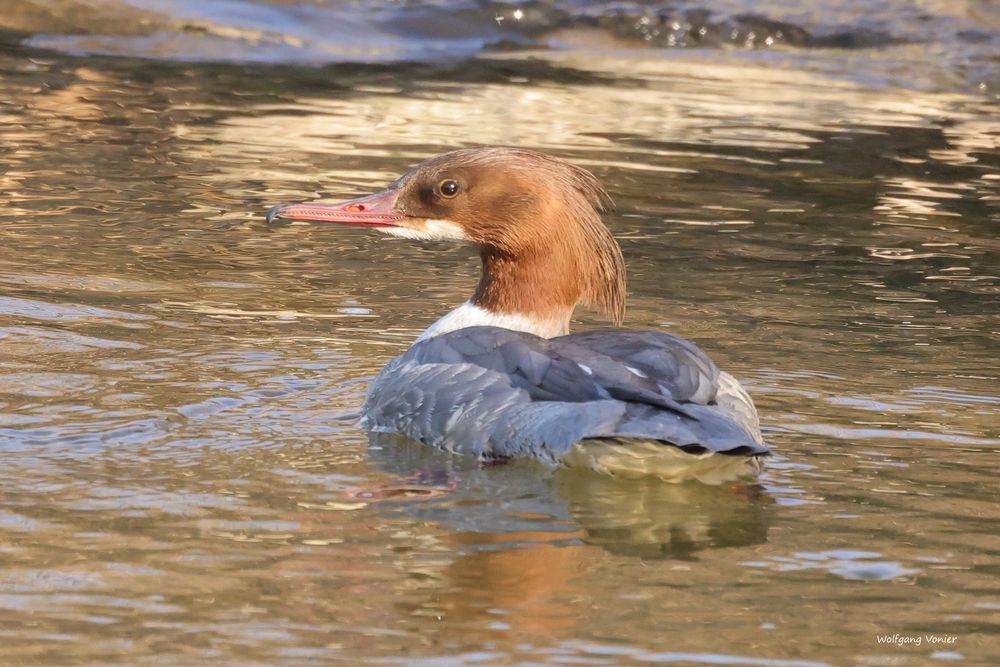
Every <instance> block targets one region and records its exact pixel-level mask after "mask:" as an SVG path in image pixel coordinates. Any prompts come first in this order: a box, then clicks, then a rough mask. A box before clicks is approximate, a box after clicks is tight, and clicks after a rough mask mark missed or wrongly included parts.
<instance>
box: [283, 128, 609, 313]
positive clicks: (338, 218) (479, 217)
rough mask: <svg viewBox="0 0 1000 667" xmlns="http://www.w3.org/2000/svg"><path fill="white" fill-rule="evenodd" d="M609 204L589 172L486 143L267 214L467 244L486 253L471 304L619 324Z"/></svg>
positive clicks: (500, 311) (538, 154) (607, 197)
mask: <svg viewBox="0 0 1000 667" xmlns="http://www.w3.org/2000/svg"><path fill="white" fill-rule="evenodd" d="M611 204H612V202H611V198H610V197H609V196H608V194H607V192H606V191H605V190H604V188H603V187H602V186H601V184H600V182H599V181H598V180H597V178H595V177H594V175H593V174H591V173H590V172H588V171H586V170H585V169H582V168H580V167H577V166H575V165H572V164H570V163H569V162H566V161H564V160H560V159H558V158H554V157H551V156H548V155H544V154H541V153H535V152H532V151H527V150H522V149H518V148H507V147H482V148H465V149H460V150H456V151H452V152H449V153H444V154H442V155H438V156H436V157H433V158H430V159H428V160H426V161H424V162H421V163H420V164H418V165H416V166H415V167H414V168H413V169H411V170H410V171H409V172H407V173H406V174H405V175H404V176H402V177H401V178H400V179H399V180H397V181H396V182H395V183H393V184H392V185H391V186H390V187H389V188H388V189H387V190H385V191H383V192H381V193H377V194H375V195H371V196H368V197H362V198H359V199H354V200H351V201H349V202H344V203H342V204H338V205H334V206H327V205H308V204H295V205H288V206H282V207H276V208H275V209H272V211H271V212H270V213H269V214H268V218H269V220H270V219H274V218H297V219H306V220H327V221H330V222H340V223H344V224H354V225H364V226H372V227H377V228H379V229H380V230H381V231H384V232H386V233H388V234H392V235H395V236H403V237H408V238H418V239H434V238H451V239H461V240H465V241H469V242H471V243H473V244H475V245H476V246H478V247H479V249H480V254H481V257H482V260H483V274H482V277H481V279H480V282H479V285H478V287H477V288H476V293H475V295H474V296H473V298H472V303H473V304H475V305H477V306H479V307H481V308H485V309H487V310H490V311H493V312H497V313H504V314H517V315H526V316H534V317H543V318H550V319H553V318H554V319H561V318H565V319H566V320H567V321H568V319H569V316H570V314H571V313H572V310H573V308H574V306H576V304H577V303H581V302H582V303H589V304H592V305H595V306H597V307H598V308H600V309H601V310H602V311H603V312H605V313H606V314H607V315H608V317H609V319H611V320H612V321H613V322H614V323H615V324H620V323H621V321H622V319H623V317H624V311H625V269H624V263H623V261H622V255H621V249H620V248H619V246H618V243H617V242H616V241H615V239H614V237H613V236H612V235H611V232H610V231H609V230H608V228H607V226H605V224H604V222H603V221H602V220H601V218H600V215H599V211H603V210H606V209H607V208H609V207H610V206H611Z"/></svg>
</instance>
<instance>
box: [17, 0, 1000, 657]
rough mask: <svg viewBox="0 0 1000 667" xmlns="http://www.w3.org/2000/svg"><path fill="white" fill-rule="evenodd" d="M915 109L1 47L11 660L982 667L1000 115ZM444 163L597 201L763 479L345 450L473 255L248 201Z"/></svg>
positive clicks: (576, 69) (561, 59)
mask: <svg viewBox="0 0 1000 667" xmlns="http://www.w3.org/2000/svg"><path fill="white" fill-rule="evenodd" d="M233 6H234V7H235V6H236V5H235V4H234V5H233ZM18 43H20V42H18ZM863 56H864V53H862V52H858V53H856V54H855V55H854V56H852V58H857V59H861V58H862V57H863ZM851 62H861V61H860V60H857V61H851ZM862 78H863V77H862ZM917 88H920V86H915V87H914V88H910V89H906V88H894V87H881V86H879V87H873V86H869V85H866V84H865V82H863V81H859V80H858V78H857V77H855V76H853V74H851V75H847V74H845V75H844V76H828V75H826V74H821V73H817V72H816V71H811V70H810V69H809V68H796V67H792V66H789V64H788V62H786V61H773V62H772V61H767V60H766V59H764V60H761V59H760V58H758V57H756V56H754V57H749V56H747V57H744V56H741V55H740V54H739V53H735V52H733V51H731V50H716V51H698V50H693V51H673V52H671V53H669V54H664V53H660V52H657V53H650V52H645V51H638V50H633V51H629V52H614V53H604V54H603V55H595V53H589V54H588V53H586V52H584V51H580V50H572V49H570V50H566V51H551V52H548V53H545V54H539V53H520V52H505V53H497V54H494V55H492V56H488V57H486V56H483V57H478V58H475V59H471V60H448V61H445V62H443V63H441V64H438V65H429V64H424V65H416V64H403V65H399V64H397V65H375V64H367V65H365V64H354V65H329V66H325V67H318V68H300V67H297V66H291V65H221V64H218V65H210V64H195V63H177V62H167V61H159V62H157V61H145V60H133V59H129V58H122V57H116V58H97V57H74V56H69V55H59V54H57V53H55V52H52V51H40V50H38V49H35V48H34V47H32V46H16V45H8V46H6V47H3V49H2V50H0V202H2V207H0V455H2V460H3V465H2V466H0V662H3V663H5V664H151V663H154V662H155V663H156V664H171V665H174V664H176V665H190V664H233V665H236V664H240V665H244V664H283V665H313V664H322V663H326V662H337V661H339V662H341V663H343V664H359V663H361V662H364V661H369V660H371V661H380V662H388V663H395V664H405V665H422V664H426V665H457V664H490V665H493V664H513V663H519V664H596V665H617V664H633V663H637V664H644V663H658V662H683V663H699V662H705V663H712V664H748V665H751V664H752V665H757V664H766V665H777V666H783V667H784V666H792V665H817V664H831V665H849V664H859V665H860V664H865V665H925V664H929V663H931V662H936V661H938V660H957V661H964V662H965V663H966V664H997V663H1000V561H998V555H1000V537H998V522H997V519H998V511H997V488H998V487H997V478H998V473H1000V464H998V458H997V454H998V448H1000V389H998V387H1000V382H998V376H1000V370H998V369H1000V363H998V361H997V359H998V356H1000V344H998V343H1000V241H998V233H997V231H998V224H1000V114H998V108H997V105H996V104H995V103H994V102H993V101H992V100H991V99H990V98H989V97H987V96H985V95H980V94H978V93H977V92H976V91H974V90H972V91H969V90H966V88H965V87H964V84H961V85H957V86H956V87H955V88H954V89H953V90H952V91H938V92H934V91H931V90H926V89H924V90H922V92H921V91H918V90H917ZM474 143H503V144H515V145H519V146H525V147H530V148H535V149H540V150H545V151H548V152H551V153H553V154H556V155H560V156H562V157H565V158H568V159H570V160H572V161H574V162H576V163H577V164H580V165H583V166H585V167H587V168H589V169H592V170H593V171H594V172H595V173H597V174H598V175H599V176H600V178H601V179H602V180H603V181H604V182H605V183H606V184H607V186H608V188H609V190H610V191H611V192H612V194H613V195H614V197H615V199H616V201H617V204H618V208H617V210H616V211H615V212H614V213H612V214H610V215H609V216H607V221H608V223H609V225H610V226H611V228H612V229H613V231H614V233H615V235H616V236H617V238H618V239H619V240H620V242H621V244H622V246H623V248H624V252H625V256H626V261H627V264H628V267H629V277H630V311H629V316H628V324H629V325H630V326H633V327H652V328H662V329H665V330H670V331H672V332H676V333H678V334H681V335H684V336H686V337H688V338H691V339H692V340H694V341H696V342H697V343H699V344H700V345H702V346H703V347H704V348H705V349H706V350H708V351H710V353H711V354H712V355H713V357H715V358H716V360H717V361H718V362H719V363H720V365H722V366H724V367H726V368H727V369H728V370H731V371H732V372H733V373H734V374H735V375H737V376H738V377H740V378H741V379H743V380H744V381H745V382H746V384H747V386H748V387H749V389H750V390H751V391H752V393H753V395H754V396H755V398H756V400H757V404H758V407H759V409H760V412H761V415H762V419H763V424H764V429H765V436H766V438H767V439H768V441H769V442H771V443H773V445H774V447H775V449H776V452H777V455H776V456H774V457H772V458H771V459H770V460H769V461H768V462H767V466H766V470H765V474H764V476H763V478H762V480H761V484H760V485H737V486H721V487H709V486H701V485H668V484H662V483H658V482H642V483H636V482H630V483H621V482H616V481H614V480H612V479H607V478H602V477H597V476H592V475H587V474H580V473H566V472H553V471H550V470H548V469H545V468H542V467H540V466H538V465H535V464H532V463H515V464H510V465H503V466H496V467H490V468H480V467H479V466H477V465H476V464H475V462H471V461H468V460H464V459H453V458H449V457H447V456H444V455H440V454H437V453H435V452H430V451H427V450H426V449H424V448H421V447H417V446H413V445H412V444H408V443H405V442H399V441H396V440H393V439H391V438H387V439H379V440H376V441H373V442H369V440H368V438H367V437H366V436H365V434H364V433H363V432H362V431H361V430H359V429H358V428H357V427H356V426H355V416H356V413H357V411H358V408H359V407H360V404H361V402H362V400H363V395H364V391H365V387H366V385H367V382H368V380H369V379H370V378H371V377H372V375H373V374H374V373H375V372H376V371H377V370H378V369H379V368H380V367H381V366H382V365H383V364H384V363H385V362H386V361H387V360H388V359H390V358H391V357H392V356H394V355H395V354H397V353H399V352H400V351H401V350H403V349H404V348H405V347H406V346H407V345H408V344H409V342H410V341H411V340H412V339H413V338H414V337H415V336H416V335H417V333H418V332H419V331H420V330H422V329H423V328H424V327H426V326H427V325H428V324H429V323H430V322H432V321H433V320H434V319H436V318H437V317H438V316H439V315H440V314H441V313H442V312H444V311H445V310H447V309H449V308H451V307H452V306H453V305H455V304H457V303H459V302H461V301H462V300H464V299H465V298H466V296H467V295H468V294H469V293H470V291H471V288H472V285H473V284H474V281H475V279H476V275H477V271H478V266H477V262H476V260H475V259H474V256H473V253H472V251H471V250H470V249H468V248H460V247H453V246H450V245H447V244H439V243H414V242H408V241H402V240H390V239H383V238H376V237H375V236H374V235H373V234H371V233H369V232H366V231H365V230H361V229H352V228H340V227H334V226H323V225H301V224H297V225H289V226H283V227H276V228H267V227H266V226H265V225H264V223H263V212H264V210H265V209H266V207H267V206H268V205H270V204H273V203H277V202H283V201H295V200H309V199H316V198H329V199H337V198H342V197H347V196H351V195H356V194H361V193H365V192H368V191H371V190H372V189H374V188H376V187H378V186H380V185H381V184H384V183H385V182H387V181H388V180H390V179H392V178H394V176H395V175H396V174H398V173H399V172H401V171H402V170H404V169H405V168H406V167H407V166H408V165H410V164H412V163H413V162H415V161H417V160H419V159H421V158H423V157H426V156H428V155H431V154H434V153H437V152H439V151H443V150H446V149H450V148H454V147H458V146H463V145H469V144H474ZM580 316H581V319H580V321H579V323H578V324H577V326H578V327H584V326H593V325H596V324H598V323H599V321H598V320H597V319H596V318H594V317H591V316H590V315H589V314H588V313H586V312H583V313H581V314H580ZM883 636H884V637H886V640H885V643H881V642H880V640H879V637H883ZM934 638H936V639H934ZM917 639H919V640H920V644H919V645H917V644H916V643H915V642H916V640H917Z"/></svg>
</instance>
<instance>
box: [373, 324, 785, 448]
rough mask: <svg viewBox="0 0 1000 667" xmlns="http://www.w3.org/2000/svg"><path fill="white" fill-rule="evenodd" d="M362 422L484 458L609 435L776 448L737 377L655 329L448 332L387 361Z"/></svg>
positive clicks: (476, 329) (700, 444) (690, 445)
mask: <svg viewBox="0 0 1000 667" xmlns="http://www.w3.org/2000/svg"><path fill="white" fill-rule="evenodd" d="M748 406H749V407H748ZM748 410H749V412H748ZM365 419H366V422H367V425H368V427H369V428H372V429H373V430H391V431H396V432H400V433H402V434H404V435H406V436H408V437H410V438H413V439H416V440H420V441H422V442H425V443H427V444H431V445H434V446H437V447H441V448H443V449H446V450H449V451H456V452H466V453H471V454H476V455H478V456H481V457H515V456H524V455H533V456H537V457H540V458H548V459H551V460H557V459H558V458H559V457H560V456H561V455H562V454H564V453H565V452H566V451H567V450H568V449H569V448H570V447H572V446H573V445H574V444H575V443H577V442H579V441H580V440H584V439H588V438H602V437H618V438H635V439H643V440H658V441H662V442H666V443H671V444H674V445H676V446H678V447H680V448H682V449H685V450H686V451H689V452H692V453H700V452H705V451H714V452H726V453H741V454H742V453H764V452H766V451H767V450H766V449H765V448H764V447H763V446H762V445H761V439H760V434H759V428H758V426H757V423H756V412H755V411H754V410H753V403H752V402H750V399H749V396H747V395H746V392H744V391H743V390H742V388H740V387H739V385H738V384H737V383H736V382H735V380H733V379H732V377H731V376H728V374H725V373H720V372H719V369H718V368H717V367H716V366H715V364H713V363H712V361H711V360H710V359H708V357H707V356H705V354H704V353H703V352H701V350H699V349H698V348H697V347H695V346H694V345H693V344H691V343H689V342H687V341H684V340H682V339H679V338H676V337H673V336H670V335H669V334H663V333H660V332H653V331H650V332H621V331H607V332H602V331H596V332H587V333H582V334H573V335H569V336H563V337H560V338H554V339H543V338H539V337H537V336H533V335H531V334H527V333H522V332H515V331H511V330H507V329H500V328H495V327H471V328H467V329H460V330H458V331H453V332H450V333H446V334H442V335H440V336H436V337H434V338H430V339H427V340H424V341H421V342H420V343H417V344H416V345H414V346H413V347H412V348H410V350H409V351H407V352H406V353H405V354H403V355H401V356H400V357H397V358H396V359H395V360H393V361H392V362H391V363H390V364H389V365H388V366H386V368H385V369H384V370H383V371H382V373H381V374H380V375H379V377H378V378H376V380H375V382H374V383H373V384H372V388H371V390H370V391H369V395H368V400H367V402H366V405H365Z"/></svg>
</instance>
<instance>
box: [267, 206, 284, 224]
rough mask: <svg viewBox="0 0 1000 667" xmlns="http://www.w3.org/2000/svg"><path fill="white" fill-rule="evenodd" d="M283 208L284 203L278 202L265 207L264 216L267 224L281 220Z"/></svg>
mask: <svg viewBox="0 0 1000 667" xmlns="http://www.w3.org/2000/svg"><path fill="white" fill-rule="evenodd" d="M283 208H285V204H278V205H277V206H272V207H271V208H269V209H267V215H266V216H265V217H264V220H265V221H267V224H269V225H271V224H274V221H275V220H281V210H282V209H283Z"/></svg>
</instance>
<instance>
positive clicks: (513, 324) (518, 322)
mask: <svg viewBox="0 0 1000 667" xmlns="http://www.w3.org/2000/svg"><path fill="white" fill-rule="evenodd" d="M466 327H500V328H502V329H511V330H513V331H525V332H527V333H533V334H535V335H536V336H541V337H542V338H552V337H554V336H562V335H563V334H567V333H569V322H568V321H564V320H562V319H560V320H558V321H556V320H542V319H538V318H534V317H529V316H527V315H516V314H510V313H494V312H491V311H489V310H486V309H485V308H480V307H479V306H476V305H473V304H471V303H469V302H468V301H466V302H465V303H463V304H462V305H461V306H459V307H458V308H456V309H455V310H453V311H451V312H450V313H448V314H447V315H445V316H444V317H442V318H441V319H440V320H438V321H437V322H435V323H434V324H432V325H431V326H429V327H428V328H427V330H426V331H424V332H423V333H422V334H420V337H419V338H417V340H418V341H420V340H426V339H427V338H433V337H434V336H440V335H441V334H443V333H448V332H449V331H455V330H457V329H465V328H466Z"/></svg>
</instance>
